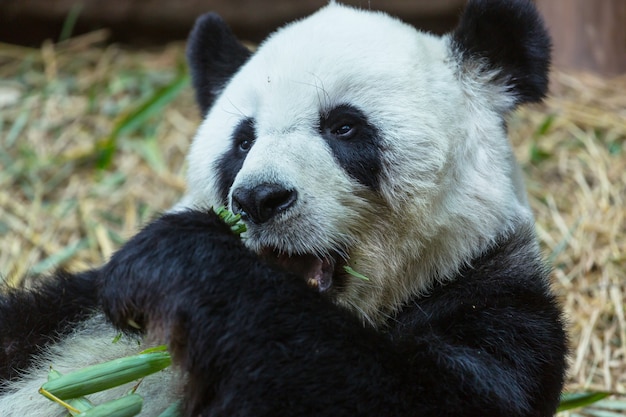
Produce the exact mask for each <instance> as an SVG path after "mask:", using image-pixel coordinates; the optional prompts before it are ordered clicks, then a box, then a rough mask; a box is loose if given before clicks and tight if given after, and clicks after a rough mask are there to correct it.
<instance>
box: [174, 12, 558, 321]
mask: <svg viewBox="0 0 626 417" xmlns="http://www.w3.org/2000/svg"><path fill="white" fill-rule="evenodd" d="M549 49H550V46H549V39H548V36H547V33H546V31H545V29H544V27H543V24H542V22H541V20H540V18H539V16H538V15H537V12H536V10H535V9H534V6H533V5H532V3H531V2H530V1H525V0H518V1H496V0H474V1H470V2H469V4H468V6H467V8H466V10H465V12H464V13H463V15H462V17H461V20H460V24H459V26H458V27H457V29H456V30H455V31H454V32H452V33H450V34H448V35H445V36H443V37H438V36H433V35H430V34H427V33H423V32H420V31H418V30H416V29H415V28H413V27H411V26H409V25H407V24H404V23H402V22H400V21H399V20H397V19H395V18H392V17H390V16H388V15H386V14H383V13H380V12H372V11H365V10H358V9H354V8H351V7H347V6H343V5H340V4H336V3H331V4H329V5H328V6H326V7H324V8H323V9H321V10H319V11H318V12H317V13H315V14H313V15H311V16H309V17H307V18H305V19H303V20H300V21H297V22H295V23H292V24H290V25H287V26H285V27H283V28H282V29H280V30H278V31H277V32H275V33H274V34H272V35H271V36H270V37H269V38H268V39H267V40H265V41H264V42H263V43H262V44H261V45H260V46H259V48H258V49H257V50H256V52H254V53H251V52H249V50H248V49H246V48H245V47H244V46H243V45H242V44H241V43H239V41H238V40H237V39H236V38H235V36H234V35H233V34H232V32H231V31H230V29H229V28H228V27H227V25H226V24H225V23H224V22H223V21H222V20H221V19H220V18H219V17H218V16H217V15H214V14H208V15H204V16H202V17H200V18H199V19H198V21H197V23H196V25H195V27H194V29H193V31H192V33H191V36H190V39H189V44H188V58H189V63H190V68H191V73H192V80H193V85H194V88H195V91H196V96H197V101H198V103H199V106H200V108H201V111H202V112H203V114H204V116H205V117H204V121H203V123H202V124H201V126H200V128H199V130H198V132H197V135H196V137H195V139H194V142H193V144H192V147H191V150H190V153H189V157H188V164H189V167H188V187H189V190H188V194H187V195H186V196H185V198H184V199H183V200H182V201H181V203H180V204H179V206H178V208H184V207H196V208H207V207H210V206H219V205H223V204H226V205H227V206H229V207H230V208H231V209H232V210H234V211H236V212H239V213H241V214H242V215H243V218H244V220H245V222H246V223H247V226H248V231H247V232H246V236H245V237H246V239H245V243H246V245H248V246H249V248H250V249H251V250H253V251H255V252H257V253H258V254H260V255H261V256H263V257H266V258H267V259H269V260H272V261H273V262H275V263H277V264H278V265H280V266H282V267H284V268H285V269H287V270H289V271H291V272H294V273H295V274H296V275H299V276H301V277H302V279H305V280H307V282H309V284H310V285H312V286H313V287H316V288H317V289H318V290H319V291H321V292H324V293H325V294H327V295H328V296H329V297H332V298H333V299H334V300H335V301H336V302H337V303H339V304H342V305H344V306H346V307H348V308H350V309H352V310H353V311H355V312H357V313H358V314H360V315H361V316H362V317H363V318H364V320H368V321H370V322H372V323H380V322H381V321H382V320H383V318H384V317H385V316H386V315H389V314H391V313H393V310H394V309H396V308H398V307H399V306H400V305H401V304H402V303H403V302H406V301H407V299H409V298H410V297H412V296H415V295H418V294H420V293H422V292H425V291H427V290H428V288H429V286H430V285H432V284H433V283H434V282H436V281H442V280H447V279H451V278H453V277H454V275H455V273H456V272H457V271H458V269H459V268H460V267H462V266H463V265H465V264H467V263H469V262H471V260H472V259H473V258H474V257H476V256H477V255H479V254H480V253H481V252H482V251H484V250H485V249H486V248H487V247H488V246H489V245H491V244H493V242H494V240H495V239H497V238H498V237H500V236H502V235H504V234H507V233H510V232H511V231H512V230H514V229H515V227H516V226H517V225H519V224H520V223H524V222H530V221H532V215H531V214H530V211H529V208H528V205H527V202H526V199H525V193H524V189H523V186H522V185H521V183H520V181H519V178H518V172H517V167H516V165H515V161H514V158H513V155H512V151H511V148H510V145H509V143H508V140H507V137H506V124H505V119H504V118H505V116H506V115H507V113H508V112H510V111H511V110H512V109H514V108H515V107H516V106H517V105H518V104H521V103H525V102H533V101H539V100H541V99H542V97H543V96H544V94H545V92H546V89H547V71H548V65H549ZM346 265H349V266H350V267H352V268H353V269H354V270H356V271H358V272H359V273H360V274H363V275H365V276H366V277H367V278H368V280H364V279H361V278H358V277H355V276H352V275H351V274H349V273H347V272H346V271H345V269H344V266H346Z"/></svg>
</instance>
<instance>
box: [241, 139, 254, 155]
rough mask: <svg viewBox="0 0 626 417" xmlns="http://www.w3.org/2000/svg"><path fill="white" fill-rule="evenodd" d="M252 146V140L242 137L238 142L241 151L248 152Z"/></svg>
mask: <svg viewBox="0 0 626 417" xmlns="http://www.w3.org/2000/svg"><path fill="white" fill-rule="evenodd" d="M251 147H252V141H251V140H248V139H243V140H242V141H240V142H239V150H241V151H243V152H248V151H249V150H250V148H251Z"/></svg>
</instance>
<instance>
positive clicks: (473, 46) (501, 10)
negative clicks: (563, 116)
mask: <svg viewBox="0 0 626 417" xmlns="http://www.w3.org/2000/svg"><path fill="white" fill-rule="evenodd" d="M452 39H453V42H454V46H455V48H456V50H457V53H458V54H459V55H460V58H461V60H462V61H463V62H467V61H469V62H474V61H475V60H476V59H481V60H483V61H484V65H485V67H484V69H486V70H496V71H499V78H501V79H502V82H503V83H504V84H505V85H507V86H509V87H510V89H511V92H512V93H513V94H514V95H515V98H516V103H517V104H521V103H525V102H535V101H539V100H541V99H542V98H543V97H544V96H545V94H546V92H547V90H548V70H549V67H550V49H551V46H550V36H549V35H548V32H547V30H546V28H545V26H544V23H543V21H542V19H541V16H540V15H539V13H538V12H537V10H536V8H535V6H534V5H533V4H532V2H531V1H530V0H504V1H503V0H472V1H470V2H469V3H468V4H467V7H466V8H465V11H464V12H463V15H462V16H461V20H460V22H459V25H458V27H457V28H456V30H455V31H454V33H453V34H452Z"/></svg>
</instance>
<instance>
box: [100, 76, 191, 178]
mask: <svg viewBox="0 0 626 417" xmlns="http://www.w3.org/2000/svg"><path fill="white" fill-rule="evenodd" d="M188 83H189V76H188V75H187V74H186V73H184V72H181V73H180V74H179V75H178V76H177V77H176V78H175V79H174V80H173V81H172V82H171V83H169V84H168V85H166V86H164V87H162V88H160V89H159V90H157V91H155V92H154V94H152V95H151V96H150V97H148V99H146V100H145V101H144V102H142V103H141V104H139V105H138V106H137V107H136V108H135V109H133V110H131V111H130V112H128V113H126V114H125V115H123V116H122V117H121V118H120V119H119V120H118V122H117V123H116V124H115V127H114V128H113V131H112V132H111V134H110V135H109V136H108V137H107V138H106V139H105V140H104V141H102V142H100V143H98V145H97V149H96V151H97V155H98V161H97V166H98V168H101V169H103V168H106V167H108V166H109V165H110V164H111V160H112V159H113V154H114V153H115V150H116V149H117V139H118V138H119V137H120V136H121V135H125V134H128V133H130V132H132V131H133V130H135V129H137V128H139V127H140V126H141V125H142V124H144V123H145V122H146V121H147V120H148V119H150V118H151V117H153V116H156V115H157V114H158V113H159V112H161V111H162V110H163V108H164V107H165V106H166V105H167V104H169V103H170V102H172V101H173V100H174V99H175V98H176V97H178V95H179V94H180V92H181V91H182V90H183V88H184V87H186V86H187V84H188Z"/></svg>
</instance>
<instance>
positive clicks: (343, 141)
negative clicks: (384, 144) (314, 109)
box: [319, 104, 382, 190]
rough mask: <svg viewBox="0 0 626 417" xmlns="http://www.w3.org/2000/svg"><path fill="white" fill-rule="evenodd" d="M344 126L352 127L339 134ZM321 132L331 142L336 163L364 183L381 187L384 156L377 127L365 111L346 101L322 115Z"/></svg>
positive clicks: (376, 188) (368, 185) (371, 186)
mask: <svg viewBox="0 0 626 417" xmlns="http://www.w3.org/2000/svg"><path fill="white" fill-rule="evenodd" d="M342 127H350V130H349V131H348V132H347V133H346V134H339V133H340V132H339V129H341V128H342ZM319 129H320V134H321V135H322V137H323V138H324V139H325V140H326V143H328V145H329V146H330V149H331V150H332V152H333V155H334V156H335V158H336V159H337V163H338V164H339V165H340V166H341V167H343V169H344V170H346V172H347V173H348V174H350V175H351V176H352V178H354V179H356V180H357V181H359V182H360V183H361V184H363V185H365V186H367V187H369V188H371V189H373V190H378V188H379V185H380V171H381V169H382V162H381V161H382V157H381V149H380V144H381V141H380V138H379V132H378V129H376V127H375V126H373V125H372V124H370V123H369V122H368V121H367V118H366V117H365V114H363V112H362V111H360V110H359V109H357V108H355V107H354V106H350V105H347V104H344V105H341V106H337V107H335V108H334V109H332V110H330V111H329V112H328V113H326V114H323V115H321V117H320V127H319Z"/></svg>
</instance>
